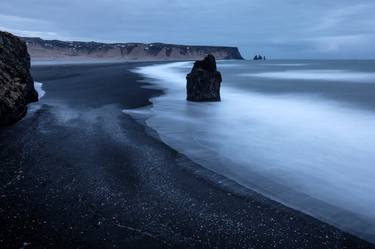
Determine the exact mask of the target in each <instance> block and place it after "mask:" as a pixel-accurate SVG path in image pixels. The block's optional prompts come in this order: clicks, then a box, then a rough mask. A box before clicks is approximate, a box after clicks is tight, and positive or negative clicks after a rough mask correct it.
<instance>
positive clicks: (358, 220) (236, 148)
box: [125, 61, 375, 241]
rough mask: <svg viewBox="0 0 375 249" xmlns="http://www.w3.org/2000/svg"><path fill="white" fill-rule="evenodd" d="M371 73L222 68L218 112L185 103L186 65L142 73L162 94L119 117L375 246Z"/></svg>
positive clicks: (365, 64) (310, 66) (362, 66)
mask: <svg viewBox="0 0 375 249" xmlns="http://www.w3.org/2000/svg"><path fill="white" fill-rule="evenodd" d="M374 65H375V63H374V62H372V61H353V62H350V61H268V62H261V63H259V62H257V63H255V62H239V61H227V62H219V66H218V67H219V70H220V71H221V72H222V74H223V79H224V81H223V84H222V102H219V103H191V102H187V101H185V84H186V80H185V76H186V73H187V72H189V70H190V68H191V66H192V63H191V62H178V63H170V64H163V65H154V66H147V67H142V68H138V69H136V72H138V73H140V74H142V75H144V76H145V77H146V78H149V80H151V81H153V83H154V84H156V85H157V86H158V87H159V88H163V89H164V90H165V91H166V94H165V95H162V96H160V97H156V98H154V99H152V102H153V106H152V107H151V108H146V109H143V110H125V111H126V112H127V113H130V114H132V115H134V116H139V115H142V116H143V117H144V118H146V124H147V125H148V126H150V127H152V128H153V129H155V130H156V131H157V132H158V134H159V135H160V137H161V139H162V140H163V141H164V142H165V143H167V144H168V145H170V146H172V147H174V148H176V149H177V150H178V151H180V152H181V153H183V154H185V155H187V156H188V157H190V158H191V159H192V160H194V161H196V162H198V163H200V164H201V165H203V166H205V167H207V168H209V169H211V170H213V171H215V172H217V173H219V174H222V175H224V176H226V177H228V178H230V179H232V180H234V181H236V182H238V183H240V184H241V185H243V186H245V187H248V188H251V189H253V190H256V191H258V192H260V193H262V194H264V195H266V196H268V197H270V198H272V199H275V200H277V201H280V202H282V203H284V204H286V205H288V206H291V207H293V208H296V209H299V210H301V211H303V212H306V213H308V214H311V215H313V216H315V217H317V218H319V219H322V220H324V221H326V222H329V223H331V224H334V225H336V226H338V227H340V228H342V229H344V230H346V231H349V232H352V233H355V234H357V235H360V236H361V237H363V238H366V239H368V240H370V241H375V239H374V238H375V209H374V206H375V196H374V195H373V193H374V192H375V153H374V149H375V101H374V99H375V98H374V96H375V70H374V68H375V67H374ZM145 115H146V116H145Z"/></svg>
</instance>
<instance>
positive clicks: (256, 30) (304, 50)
mask: <svg viewBox="0 0 375 249" xmlns="http://www.w3.org/2000/svg"><path fill="white" fill-rule="evenodd" d="M0 30H7V31H10V32H13V33H15V34H17V35H22V36H38V37H42V38H46V39H62V40H84V41H91V40H94V41H104V42H146V43H147V42H165V43H178V44H191V45H229V46H238V47H239V48H240V50H241V52H242V54H243V55H244V56H247V57H249V56H252V55H253V54H255V53H263V54H265V55H266V56H267V57H269V58H297V59H298V58H374V59H375V0H150V1H145V0H0Z"/></svg>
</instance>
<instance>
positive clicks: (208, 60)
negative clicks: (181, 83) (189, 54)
mask: <svg viewBox="0 0 375 249" xmlns="http://www.w3.org/2000/svg"><path fill="white" fill-rule="evenodd" d="M186 80H187V84H186V91H187V98H186V99H187V100H189V101H198V102H202V101H220V100H221V98H220V84H221V81H222V78H221V74H220V72H219V71H217V69H216V59H215V57H214V56H213V55H211V54H209V55H207V56H206V57H205V58H204V59H203V60H201V61H196V62H195V63H194V66H193V69H192V70H191V72H190V73H189V74H188V75H187V76H186Z"/></svg>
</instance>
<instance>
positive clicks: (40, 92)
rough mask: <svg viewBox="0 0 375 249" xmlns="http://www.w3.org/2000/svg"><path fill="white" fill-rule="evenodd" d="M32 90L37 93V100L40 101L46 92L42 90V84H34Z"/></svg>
mask: <svg viewBox="0 0 375 249" xmlns="http://www.w3.org/2000/svg"><path fill="white" fill-rule="evenodd" d="M34 88H35V90H36V91H37V93H38V98H39V99H41V98H42V97H43V96H44V95H45V94H46V92H45V91H44V90H43V83H40V82H34Z"/></svg>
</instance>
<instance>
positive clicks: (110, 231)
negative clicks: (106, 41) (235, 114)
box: [0, 63, 375, 248]
mask: <svg viewBox="0 0 375 249" xmlns="http://www.w3.org/2000/svg"><path fill="white" fill-rule="evenodd" d="M141 64H145V63H124V64H105V65H99V64H95V65H55V66H35V67H33V69H32V73H33V76H34V79H35V80H36V81H38V82H42V83H43V84H44V85H43V89H44V90H45V91H46V95H45V96H44V97H43V98H42V99H41V101H40V102H39V103H37V104H34V105H32V106H31V108H30V111H29V113H28V115H27V117H26V118H25V119H23V120H22V121H21V122H19V123H17V124H16V125H14V126H12V127H7V128H2V129H1V130H0V162H1V167H0V224H1V230H0V248H22V247H23V248H43V247H44V248H375V246H373V245H370V244H369V243H367V242H365V241H363V240H360V239H358V238H356V237H354V236H351V235H349V234H347V233H344V232H342V231H340V230H338V229H336V228H334V227H332V226H330V225H327V224H324V223H322V222H320V221H318V220H316V219H314V218H311V217H310V216H307V215H304V214H302V213H300V212H297V211H294V210H292V209H290V208H287V207H285V206H283V205H281V204H278V203H276V202H274V201H271V200H269V199H267V198H264V197H263V196H261V195H259V194H257V193H255V192H252V191H250V190H247V189H243V188H241V187H240V186H237V185H236V184H235V183H233V182H230V181H228V180H226V179H224V178H223V177H221V176H219V175H215V174H214V173H212V172H209V171H208V170H206V169H204V168H203V167H201V166H199V165H197V164H195V163H193V162H192V161H190V160H189V159H187V158H186V157H184V156H183V155H181V154H179V153H178V152H176V151H174V150H173V149H171V148H169V147H168V146H166V145H165V144H163V143H162V142H160V140H158V139H157V138H155V137H154V136H150V135H149V133H148V132H147V131H146V129H145V128H144V127H143V126H141V125H140V124H138V123H137V122H136V121H134V120H133V119H132V118H131V117H130V116H127V115H125V114H123V113H122V111H121V110H122V109H125V108H135V107H140V106H145V105H148V104H150V102H149V100H148V99H149V98H150V97H151V96H154V95H156V94H162V92H161V91H157V90H151V89H144V88H141V86H142V84H143V83H139V82H138V81H139V80H141V79H140V78H139V76H137V75H135V74H133V73H131V72H130V71H129V69H131V68H134V67H137V66H139V65H141Z"/></svg>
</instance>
